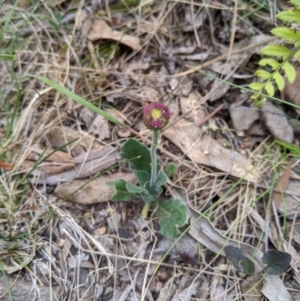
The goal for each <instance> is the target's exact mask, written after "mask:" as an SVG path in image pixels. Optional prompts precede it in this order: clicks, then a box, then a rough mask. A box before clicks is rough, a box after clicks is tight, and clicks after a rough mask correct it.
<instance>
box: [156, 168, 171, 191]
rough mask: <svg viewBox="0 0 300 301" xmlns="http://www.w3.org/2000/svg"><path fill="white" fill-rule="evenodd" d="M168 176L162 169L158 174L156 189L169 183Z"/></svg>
mask: <svg viewBox="0 0 300 301" xmlns="http://www.w3.org/2000/svg"><path fill="white" fill-rule="evenodd" d="M167 180H168V177H167V176H166V174H165V173H164V172H163V171H162V170H160V171H159V172H158V174H157V178H156V183H155V191H159V190H160V187H161V186H163V185H165V184H166V183H167Z"/></svg>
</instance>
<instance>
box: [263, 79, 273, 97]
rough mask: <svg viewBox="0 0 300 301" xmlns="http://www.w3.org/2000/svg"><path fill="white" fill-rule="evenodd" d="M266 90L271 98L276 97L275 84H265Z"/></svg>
mask: <svg viewBox="0 0 300 301" xmlns="http://www.w3.org/2000/svg"><path fill="white" fill-rule="evenodd" d="M264 89H265V90H266V92H267V94H268V95H269V96H271V97H272V96H274V94H275V89H274V86H273V84H272V83H271V82H267V83H266V84H265V86H264Z"/></svg>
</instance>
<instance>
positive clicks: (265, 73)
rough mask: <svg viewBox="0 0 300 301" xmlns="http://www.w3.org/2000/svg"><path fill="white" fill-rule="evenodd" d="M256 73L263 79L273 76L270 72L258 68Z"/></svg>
mask: <svg viewBox="0 0 300 301" xmlns="http://www.w3.org/2000/svg"><path fill="white" fill-rule="evenodd" d="M255 75H256V76H258V77H261V78H263V79H269V78H270V76H271V74H270V72H268V71H266V70H262V69H258V70H257V71H255Z"/></svg>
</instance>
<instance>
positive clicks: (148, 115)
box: [143, 102, 171, 130]
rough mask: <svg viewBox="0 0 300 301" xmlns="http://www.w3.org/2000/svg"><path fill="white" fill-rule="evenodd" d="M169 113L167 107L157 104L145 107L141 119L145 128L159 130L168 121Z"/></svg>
mask: <svg viewBox="0 0 300 301" xmlns="http://www.w3.org/2000/svg"><path fill="white" fill-rule="evenodd" d="M170 116H171V113H170V110H169V108H168V107H167V106H165V105H164V104H162V103H159V102H153V103H151V104H149V105H147V106H146V107H145V108H144V110H143V119H144V123H145V125H146V127H147V128H149V129H151V130H161V129H162V128H164V127H165V126H166V125H167V124H168V122H169V119H170Z"/></svg>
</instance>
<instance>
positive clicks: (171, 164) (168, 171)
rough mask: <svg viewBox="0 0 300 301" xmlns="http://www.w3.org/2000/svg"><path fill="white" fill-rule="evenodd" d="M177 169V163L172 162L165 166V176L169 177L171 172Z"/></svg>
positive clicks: (173, 172)
mask: <svg viewBox="0 0 300 301" xmlns="http://www.w3.org/2000/svg"><path fill="white" fill-rule="evenodd" d="M177 170H178V165H177V164H175V163H173V162H172V163H170V164H169V165H168V166H167V168H166V170H165V173H166V175H167V177H168V178H170V177H171V176H172V175H173V174H175V173H176V172H177Z"/></svg>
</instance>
